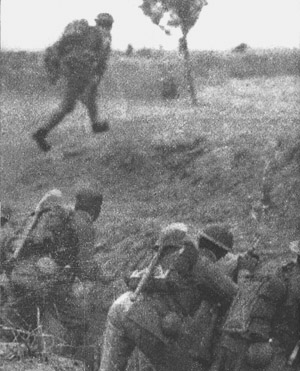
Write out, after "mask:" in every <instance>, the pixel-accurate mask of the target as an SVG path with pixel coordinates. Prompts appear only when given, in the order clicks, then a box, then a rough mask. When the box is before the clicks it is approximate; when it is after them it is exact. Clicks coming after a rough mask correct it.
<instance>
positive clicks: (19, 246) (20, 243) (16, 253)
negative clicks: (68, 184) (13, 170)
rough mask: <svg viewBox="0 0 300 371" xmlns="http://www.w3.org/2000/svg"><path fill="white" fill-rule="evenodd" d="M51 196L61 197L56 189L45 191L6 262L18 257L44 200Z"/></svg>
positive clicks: (34, 224) (35, 222)
mask: <svg viewBox="0 0 300 371" xmlns="http://www.w3.org/2000/svg"><path fill="white" fill-rule="evenodd" d="M51 197H54V198H60V197H62V193H61V191H60V190H58V189H52V190H51V191H49V192H47V193H46V194H45V195H44V196H43V197H42V199H41V200H40V201H39V203H38V204H37V206H36V208H35V211H34V214H33V219H32V221H31V223H29V224H28V226H27V227H26V228H25V231H24V233H23V235H22V237H21V238H20V239H19V240H17V243H16V250H15V251H14V254H13V256H12V257H11V258H10V259H9V261H8V264H11V263H12V262H13V261H15V260H17V259H18V257H19V255H20V253H21V251H22V250H23V248H24V246H25V242H26V240H27V237H28V235H29V233H30V232H31V231H32V230H33V229H34V227H35V226H36V224H37V222H38V219H39V216H40V213H41V211H42V209H43V206H44V204H45V202H46V201H48V200H49V198H51Z"/></svg>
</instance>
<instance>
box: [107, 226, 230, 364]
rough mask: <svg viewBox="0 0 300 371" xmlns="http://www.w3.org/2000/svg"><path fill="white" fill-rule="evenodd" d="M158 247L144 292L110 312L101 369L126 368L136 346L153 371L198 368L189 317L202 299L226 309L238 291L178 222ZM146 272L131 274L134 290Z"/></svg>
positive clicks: (130, 295)
mask: <svg viewBox="0 0 300 371" xmlns="http://www.w3.org/2000/svg"><path fill="white" fill-rule="evenodd" d="M157 245H158V246H160V247H162V248H163V250H162V251H163V253H162V255H161V256H160V258H159V263H158V265H157V266H156V267H155V268H154V271H153V275H151V276H150V277H149V281H148V282H147V284H145V286H144V289H143V290H142V291H141V293H140V294H139V295H137V296H136V295H135V294H133V292H132V291H130V292H127V293H125V294H123V295H122V296H121V297H119V298H118V299H117V300H116V301H115V302H114V303H113V305H112V306H111V308H110V310H109V313H108V321H107V327H106V331H105V338H104V346H103V353H102V360H101V366H100V371H123V370H125V369H126V365H127V362H128V359H129V357H130V355H131V353H132V352H133V350H134V348H135V347H137V348H138V349H140V350H141V351H142V352H143V353H144V354H145V355H146V357H147V358H148V359H149V360H150V362H151V363H152V364H153V366H154V367H155V369H156V370H157V371H160V370H164V371H166V370H173V371H176V370H178V371H179V370H193V369H198V370H199V367H200V363H199V362H198V360H196V359H194V357H193V354H191V353H190V352H189V349H190V344H191V343H192V342H193V338H192V336H191V333H190V331H189V330H190V329H191V328H193V316H194V315H195V313H196V312H197V309H198V308H199V305H200V304H201V302H202V301H203V300H204V299H207V300H209V301H213V300H218V301H219V302H220V303H221V305H222V306H225V307H226V306H227V305H229V303H230V302H231V300H232V298H233V297H234V295H235V294H236V292H237V286H236V285H235V284H234V282H233V281H232V280H231V279H230V278H229V277H227V276H225V275H224V274H223V273H222V272H221V270H220V269H218V268H217V267H215V266H214V263H213V262H212V261H211V259H209V258H207V257H205V256H204V254H203V255H201V253H199V251H198V249H197V248H196V245H195V243H194V242H193V241H192V239H191V238H190V237H189V236H188V234H187V228H186V226H184V225H183V226H182V225H181V223H179V224H178V223H175V224H174V225H172V224H171V225H170V226H168V227H167V228H166V229H165V230H163V231H162V234H161V237H160V239H159V241H158V244H157ZM146 272H147V269H146ZM144 274H145V272H133V274H132V276H131V277H130V280H129V286H130V288H131V289H132V290H134V289H135V288H136V287H139V286H138V285H139V280H140V279H141V277H143V276H144ZM135 297H136V298H135Z"/></svg>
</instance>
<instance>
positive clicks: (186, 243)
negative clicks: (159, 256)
mask: <svg viewBox="0 0 300 371" xmlns="http://www.w3.org/2000/svg"><path fill="white" fill-rule="evenodd" d="M159 246H162V247H163V248H166V249H165V253H166V256H173V263H172V267H173V269H175V270H176V271H177V272H178V273H179V274H186V273H187V272H189V271H190V270H191V269H192V267H193V265H194V264H195V263H196V261H197V258H198V250H197V247H196V242H195V241H194V240H193V238H192V237H191V236H190V235H189V234H188V227H187V226H186V224H184V223H172V224H169V225H168V226H167V227H165V228H163V229H162V231H161V233H160V236H159V239H158V241H157V242H156V245H155V247H156V248H158V247H159ZM170 247H171V248H175V249H174V250H173V249H172V251H171V252H170V250H169V249H168V248H170Z"/></svg>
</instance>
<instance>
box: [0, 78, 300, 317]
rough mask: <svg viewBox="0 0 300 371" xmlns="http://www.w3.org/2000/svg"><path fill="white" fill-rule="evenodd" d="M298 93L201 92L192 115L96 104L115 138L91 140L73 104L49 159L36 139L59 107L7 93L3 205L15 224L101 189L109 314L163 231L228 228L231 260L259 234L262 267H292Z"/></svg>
mask: <svg viewBox="0 0 300 371" xmlns="http://www.w3.org/2000/svg"><path fill="white" fill-rule="evenodd" d="M299 83H300V80H299V78H298V77H284V76H282V77H274V78H254V79H245V80H239V79H230V80H227V81H225V82H224V83H222V84H221V85H213V86H205V87H201V86H199V87H198V99H199V105H198V107H195V108H192V107H191V106H190V103H189V101H188V100H185V99H180V100H178V101H171V102H162V101H160V100H157V101H151V102H147V101H141V100H127V99H126V97H123V98H122V99H103V100H102V101H99V107H100V114H101V116H102V117H103V118H106V119H108V120H109V122H110V126H111V130H110V131H109V132H107V133H105V134H99V135H97V136H94V135H93V134H92V132H91V129H90V125H89V122H88V117H87V113H86V112H85V110H84V108H83V106H81V105H78V106H77V107H76V109H75V111H74V112H73V113H72V114H71V115H70V116H68V117H67V118H66V119H65V120H64V122H63V123H62V125H61V126H60V127H59V128H57V129H56V130H55V131H53V133H51V135H50V136H49V142H50V143H51V144H52V145H53V149H52V150H51V152H50V153H47V154H44V153H41V152H40V151H39V149H38V148H37V147H36V145H35V143H34V142H33V141H32V139H31V133H32V132H33V131H34V130H35V129H36V128H37V127H39V125H41V123H42V122H43V121H44V120H46V119H47V117H48V115H49V114H50V112H51V111H52V110H53V109H54V108H55V106H56V105H57V104H58V103H59V96H47V94H46V93H45V92H43V93H41V94H33V95H32V94H31V95H28V96H21V95H18V94H16V93H12V92H10V91H4V92H3V94H2V95H1V111H2V112H1V121H2V128H1V131H2V135H1V201H2V202H3V203H4V204H10V205H11V206H12V208H13V211H14V219H15V221H16V222H17V221H18V219H20V218H22V216H23V215H25V214H26V213H28V211H29V210H32V209H33V208H34V207H35V205H36V203H37V202H38V200H39V199H40V198H41V197H42V196H43V194H44V193H45V192H46V191H48V190H49V189H52V188H59V189H60V190H61V191H62V192H63V194H64V199H65V202H66V203H72V202H73V201H74V199H73V196H74V190H75V188H76V187H77V186H78V185H79V184H80V183H85V182H90V183H93V182H96V183H97V184H99V185H100V187H101V188H102V190H103V195H104V205H103V210H102V214H101V216H100V218H99V221H98V222H97V226H96V227H97V240H98V244H99V245H100V247H99V248H98V250H97V251H96V252H95V253H96V257H97V259H98V262H99V270H100V271H101V274H102V275H104V276H106V277H114V279H113V280H112V281H111V282H110V283H109V284H105V285H106V286H105V285H104V286H105V288H104V289H103V290H102V293H103V295H104V297H103V298H101V300H102V304H103V308H105V309H104V312H105V310H107V309H108V307H109V305H110V303H111V302H112V300H113V299H114V298H116V297H117V296H118V295H119V293H120V292H122V291H124V289H126V288H125V287H124V284H123V281H122V277H123V275H124V274H126V273H127V272H128V271H129V270H131V269H133V268H135V267H136V266H137V265H139V264H141V262H142V261H143V260H144V259H146V256H147V252H146V247H147V246H148V245H149V244H151V243H152V242H153V241H154V239H155V238H156V236H157V232H158V230H159V227H160V226H161V225H164V224H167V223H169V222H173V221H174V222H175V221H176V222H177V221H181V222H186V223H188V225H189V226H190V228H191V230H192V231H193V233H196V231H197V230H198V229H199V228H201V227H203V226H205V225H206V224H208V223H212V222H226V223H229V224H230V225H231V227H232V231H233V234H234V238H235V251H246V250H247V249H249V248H251V246H252V244H253V241H254V239H255V236H257V235H259V236H260V243H259V245H258V247H257V251H258V253H259V254H260V255H261V259H262V261H266V260H269V259H277V261H278V262H282V261H286V260H288V259H291V258H293V256H292V254H291V253H290V252H289V250H288V245H289V243H290V241H293V240H296V239H298V238H299V237H300V233H299V232H300V215H299V212H298V210H299V202H300V193H299V192H300V191H299V190H300V187H299V179H300V178H299V176H300V173H299V172H300V167H299V166H300V139H299V138H300V136H299V124H300V122H299V121H300V119H299V117H300V115H299V113H300V112H299V107H300V105H299V100H300V99H299V97H300V90H299ZM265 185H267V187H266V188H264V186H265ZM266 189H267V190H266ZM266 194H268V195H269V196H270V200H269V201H268V204H267V205H266V206H267V211H266V213H264V214H263V213H262V209H263V206H264V203H263V202H264V196H266ZM276 264H277V263H276ZM271 269H272V267H271Z"/></svg>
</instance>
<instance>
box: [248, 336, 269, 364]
mask: <svg viewBox="0 0 300 371" xmlns="http://www.w3.org/2000/svg"><path fill="white" fill-rule="evenodd" d="M273 354H274V351H273V347H272V345H271V344H270V343H269V342H258V343H253V344H251V345H250V346H249V348H248V350H247V353H246V359H245V360H246V363H247V364H248V365H249V366H251V367H254V368H262V367H266V366H267V365H269V364H270V363H271V360H272V358H273Z"/></svg>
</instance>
